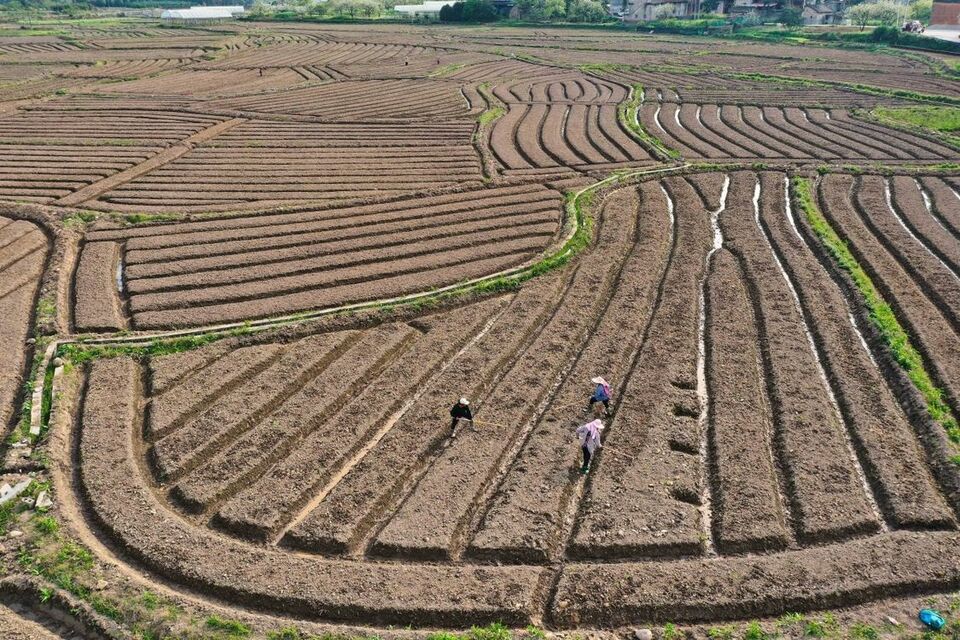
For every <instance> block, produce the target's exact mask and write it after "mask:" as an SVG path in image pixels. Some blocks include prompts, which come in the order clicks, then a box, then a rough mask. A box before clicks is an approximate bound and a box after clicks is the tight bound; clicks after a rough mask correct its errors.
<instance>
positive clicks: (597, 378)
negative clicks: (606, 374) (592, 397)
mask: <svg viewBox="0 0 960 640" xmlns="http://www.w3.org/2000/svg"><path fill="white" fill-rule="evenodd" d="M590 382H592V383H593V384H607V381H606V380H604V379H603V378H601V377H600V376H597V377H596V378H594V379H593V380H591V381H590Z"/></svg>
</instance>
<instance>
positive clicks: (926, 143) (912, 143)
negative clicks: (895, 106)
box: [830, 109, 958, 160]
mask: <svg viewBox="0 0 960 640" xmlns="http://www.w3.org/2000/svg"><path fill="white" fill-rule="evenodd" d="M830 119H831V121H832V122H834V123H835V124H836V125H837V126H844V127H847V128H848V129H850V130H851V131H855V132H857V131H859V132H861V135H863V132H872V133H876V134H877V135H878V136H881V139H882V140H886V141H888V142H892V141H894V140H896V141H897V147H898V148H901V149H903V150H905V151H908V152H910V153H913V154H915V156H916V157H918V158H922V159H926V160H936V159H940V158H945V159H951V158H956V157H957V155H958V151H957V150H956V149H954V148H952V147H948V146H946V145H943V144H938V143H937V142H934V141H931V140H928V139H926V138H922V137H920V136H915V135H913V134H911V133H908V132H905V131H898V130H897V129H895V128H893V127H885V126H883V125H880V124H876V123H874V122H870V121H868V120H861V119H859V118H854V117H853V116H851V115H850V112H849V111H846V110H841V109H833V110H831V111H830Z"/></svg>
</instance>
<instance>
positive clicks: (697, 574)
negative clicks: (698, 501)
mask: <svg viewBox="0 0 960 640" xmlns="http://www.w3.org/2000/svg"><path fill="white" fill-rule="evenodd" d="M958 544H960V535H958V534H957V533H956V532H953V531H950V532H942V533H928V534H917V533H911V532H906V531H899V532H894V533H888V534H883V535H877V536H873V537H870V538H867V539H862V540H853V541H850V542H846V543H843V544H839V545H829V546H824V547H818V548H814V549H803V550H793V551H787V552H784V553H780V554H767V555H751V556H746V557H733V558H719V559H718V558H708V559H689V560H679V561H673V562H633V563H623V564H601V565H597V564H570V565H567V566H566V567H565V568H564V569H563V570H562V572H561V576H560V581H559V584H558V586H557V589H556V594H555V595H554V597H553V599H552V601H551V603H550V616H551V621H552V622H553V623H554V624H556V625H558V626H560V627H562V628H578V627H580V626H581V625H585V624H589V625H629V624H636V623H637V622H638V621H641V620H643V621H650V622H653V623H665V622H668V621H673V622H680V623H688V624H690V623H696V622H705V621H711V622H713V621H716V620H743V619H748V618H762V617H767V616H770V617H772V616H777V615H781V614H782V613H783V612H784V611H785V610H786V609H785V607H789V608H792V609H799V610H806V609H829V608H839V607H849V606H852V605H855V604H860V603H863V602H868V601H870V600H874V599H876V598H879V597H893V596H896V595H908V594H916V593H922V592H927V591H930V590H934V589H949V588H953V587H954V586H955V585H957V584H960V558H958V556H957V554H956V553H953V549H954V548H956V546H957V545H958ZM865 557H870V558H877V559H878V561H877V562H864V561H863V558H865ZM950 558H953V559H952V560H950ZM881 559H882V560H881ZM613 602H616V603H617V604H616V606H611V603H613ZM784 603H788V604H786V605H785V604H784Z"/></svg>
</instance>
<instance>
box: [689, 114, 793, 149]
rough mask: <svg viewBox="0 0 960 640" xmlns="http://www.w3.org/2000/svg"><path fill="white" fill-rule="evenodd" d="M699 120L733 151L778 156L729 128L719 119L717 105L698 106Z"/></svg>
mask: <svg viewBox="0 0 960 640" xmlns="http://www.w3.org/2000/svg"><path fill="white" fill-rule="evenodd" d="M700 120H701V122H702V123H703V126H705V127H706V128H707V129H709V130H710V131H712V132H713V133H714V134H715V135H717V136H718V137H720V138H722V139H723V140H725V141H726V142H727V143H728V144H729V145H733V147H734V148H735V149H742V150H743V152H744V153H745V154H746V155H748V156H757V157H760V158H775V157H777V156H778V155H779V154H778V153H777V152H776V151H771V150H770V149H767V148H766V147H764V146H763V145H761V144H759V143H757V142H755V141H754V140H752V139H750V138H747V137H746V136H744V135H743V134H741V133H740V132H738V131H737V130H736V129H733V128H731V127H730V126H729V125H728V124H727V123H726V122H724V121H723V120H722V119H721V118H720V107H719V106H718V105H715V104H704V105H700ZM726 148H729V147H726ZM731 155H732V154H731Z"/></svg>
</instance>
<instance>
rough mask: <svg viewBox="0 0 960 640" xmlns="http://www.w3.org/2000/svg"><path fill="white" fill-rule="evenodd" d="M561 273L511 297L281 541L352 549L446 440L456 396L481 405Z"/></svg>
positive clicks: (552, 298)
mask: <svg viewBox="0 0 960 640" xmlns="http://www.w3.org/2000/svg"><path fill="white" fill-rule="evenodd" d="M561 280H562V279H561V278H557V277H552V278H549V279H547V280H544V281H543V284H540V285H539V286H535V287H531V288H529V290H527V291H526V293H525V292H524V291H523V290H522V291H521V293H520V294H519V295H518V296H517V297H515V298H514V300H513V301H512V302H511V305H510V307H509V308H508V309H507V311H506V312H505V313H504V314H503V315H502V316H500V317H499V318H498V319H497V321H496V323H495V324H494V325H493V326H492V327H491V328H490V329H489V331H488V332H487V333H486V334H484V335H483V336H482V337H481V338H480V339H479V340H478V341H476V342H475V343H473V344H471V345H470V347H469V348H468V349H467V351H465V352H464V353H463V354H461V355H460V356H459V357H458V358H457V359H456V360H455V361H454V362H453V363H452V364H451V366H450V367H449V368H448V369H447V370H446V371H445V372H444V373H443V374H441V376H440V377H439V378H437V379H436V380H435V381H434V382H433V384H432V385H431V387H430V388H429V389H428V390H427V391H426V392H424V393H423V395H422V396H421V397H420V398H419V399H418V400H417V401H416V402H415V403H414V405H413V406H412V407H411V408H410V409H409V411H407V412H406V413H405V414H404V415H403V416H402V417H401V418H400V419H399V420H398V421H397V422H396V424H394V426H393V427H392V428H391V430H390V431H389V432H388V433H387V434H386V435H385V436H384V437H383V438H382V439H381V440H380V441H379V442H378V443H377V444H376V446H375V447H374V448H373V449H371V450H370V451H369V452H367V454H366V455H365V456H364V457H363V458H362V459H361V460H360V461H359V462H358V463H357V464H356V465H355V466H354V467H352V468H351V469H350V471H349V473H347V474H346V475H345V476H344V477H343V478H342V479H341V480H340V482H339V483H338V484H337V485H336V486H335V487H333V489H332V490H331V491H329V493H328V494H327V496H326V498H325V499H324V501H323V502H321V503H320V504H319V505H318V506H317V507H316V508H315V509H314V510H313V511H312V512H311V513H310V514H308V515H307V516H306V518H305V519H303V520H302V521H301V522H300V523H299V524H296V525H295V526H294V527H293V528H292V529H290V530H289V532H287V534H286V535H285V536H284V538H283V542H284V544H288V545H290V546H293V547H296V548H300V549H312V550H318V551H325V552H335V553H343V552H348V551H351V550H352V549H353V548H354V547H355V546H356V545H357V544H358V543H360V542H361V541H362V540H363V539H364V538H365V537H366V535H367V534H368V533H369V531H370V528H371V527H372V526H374V525H375V524H376V519H377V518H378V517H379V516H380V513H381V512H382V511H383V510H384V508H386V507H388V506H389V505H390V504H391V503H392V502H393V501H394V500H396V499H397V498H398V497H399V496H400V494H401V492H402V489H403V485H404V482H405V481H406V479H407V478H411V477H412V478H416V477H418V476H419V475H420V473H422V471H423V465H424V464H425V462H427V461H429V460H430V458H432V457H433V456H434V455H435V454H436V453H437V452H438V451H439V450H440V448H441V447H442V446H443V445H444V443H445V442H446V441H447V440H448V436H449V434H450V425H449V421H450V418H449V415H447V411H446V409H447V408H448V407H449V406H450V405H452V404H453V403H454V402H455V401H456V399H457V398H458V397H460V396H467V397H468V398H470V399H471V400H472V401H473V402H474V404H475V405H482V404H483V399H484V398H485V397H486V396H487V394H488V393H489V392H490V389H491V387H492V386H493V385H495V384H496V383H497V382H498V381H499V380H500V379H501V378H502V376H503V375H504V374H505V373H506V370H505V367H507V366H509V364H510V363H511V361H512V360H513V359H514V358H515V357H516V350H518V349H522V348H523V346H524V344H525V343H526V342H527V341H528V339H529V337H530V335H531V332H532V331H534V330H536V329H537V328H538V326H537V325H536V322H537V320H538V318H539V314H538V313H535V312H534V313H531V311H534V310H535V308H534V309H531V308H530V307H529V306H527V305H524V304H523V303H524V301H525V299H527V298H530V297H533V298H534V299H535V300H539V301H540V303H541V304H544V305H547V306H552V305H554V304H555V303H556V300H557V295H558V292H559V289H560V288H561V287H560V286H559V285H560V284H561Z"/></svg>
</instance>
